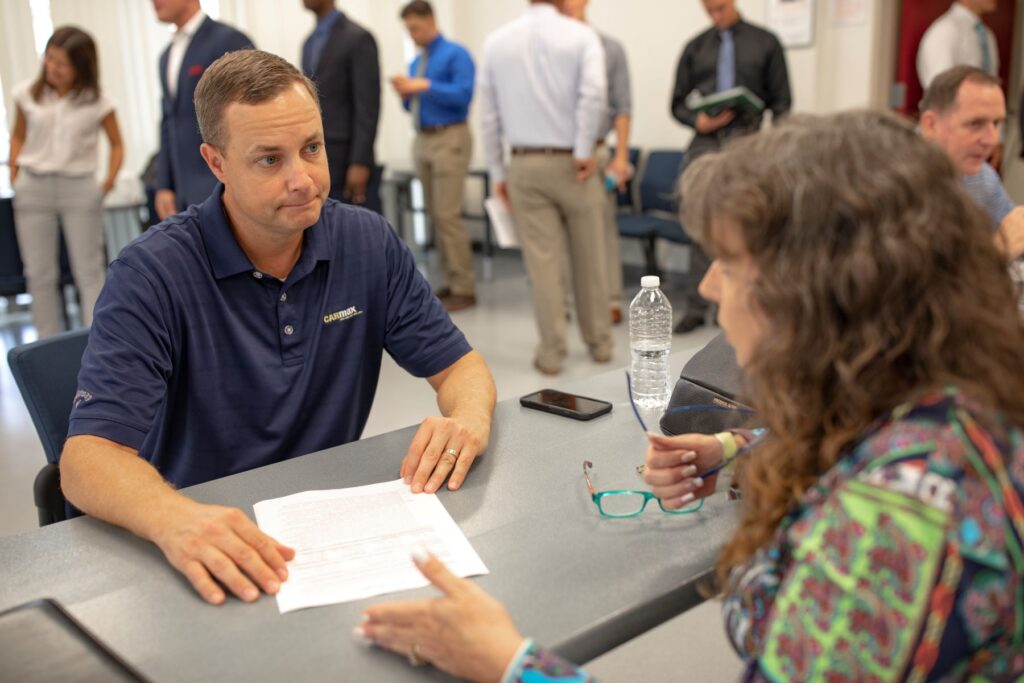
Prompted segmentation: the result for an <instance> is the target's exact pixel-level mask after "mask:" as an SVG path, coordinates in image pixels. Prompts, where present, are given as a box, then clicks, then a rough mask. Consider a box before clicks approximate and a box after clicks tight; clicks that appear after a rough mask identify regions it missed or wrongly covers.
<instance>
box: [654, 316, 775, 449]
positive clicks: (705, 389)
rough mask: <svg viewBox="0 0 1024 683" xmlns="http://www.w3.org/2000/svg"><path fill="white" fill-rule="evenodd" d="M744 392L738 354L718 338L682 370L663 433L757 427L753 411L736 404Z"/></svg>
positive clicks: (674, 434)
mask: <svg viewBox="0 0 1024 683" xmlns="http://www.w3.org/2000/svg"><path fill="white" fill-rule="evenodd" d="M742 390H743V371H742V370H741V369H740V366H739V364H738V363H737V362H736V352H735V351H734V350H733V348H732V347H731V346H729V342H727V341H726V340H725V335H724V334H719V335H718V336H717V337H715V338H714V339H712V340H711V341H709V342H708V343H707V345H706V346H705V347H704V348H703V349H701V350H700V351H698V352H697V353H696V354H694V356H693V358H691V359H690V360H689V361H688V362H687V363H686V365H685V366H684V367H683V372H682V373H681V374H680V376H679V381H677V382H676V387H675V389H674V390H673V391H672V398H671V399H669V402H668V408H666V410H665V414H664V415H662V416H661V422H660V425H659V426H660V427H661V431H662V433H664V434H667V435H669V436H677V435H679V434H715V433H717V432H724V431H726V430H729V429H740V428H744V429H751V428H753V427H756V426H757V425H756V424H755V422H756V419H755V415H754V411H753V410H751V408H750V407H749V406H746V405H744V404H743V403H740V402H739V401H738V400H737V399H738V397H739V396H740V395H741V393H742Z"/></svg>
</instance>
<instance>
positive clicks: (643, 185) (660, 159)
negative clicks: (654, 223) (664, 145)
mask: <svg viewBox="0 0 1024 683" xmlns="http://www.w3.org/2000/svg"><path fill="white" fill-rule="evenodd" d="M683 158H684V155H683V152H680V151H678V150H666V149H656V150H654V151H652V152H650V153H649V154H648V155H647V161H646V162H645V163H644V171H643V175H642V176H641V177H640V209H641V211H644V212H647V211H660V212H663V213H666V214H670V215H672V216H673V217H674V216H675V214H676V212H677V211H678V208H679V207H678V202H677V201H676V181H677V180H678V179H679V169H680V168H682V164H683Z"/></svg>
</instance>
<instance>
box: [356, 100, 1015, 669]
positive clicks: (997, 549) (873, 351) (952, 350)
mask: <svg viewBox="0 0 1024 683" xmlns="http://www.w3.org/2000/svg"><path fill="white" fill-rule="evenodd" d="M683 197H684V201H685V204H686V223H687V225H688V226H689V228H690V230H691V231H692V233H693V235H694V236H695V238H696V239H697V240H698V241H699V242H700V243H701V244H702V245H704V246H705V247H706V248H707V249H708V250H709V251H710V252H711V253H712V254H714V256H715V261H714V263H713V264H712V267H711V269H710V270H709V272H708V274H707V276H706V278H705V279H704V281H703V283H702V285H701V288H702V293H703V294H704V295H705V296H706V297H707V298H709V299H711V300H713V301H715V302H716V303H718V305H719V307H720V312H719V320H720V323H721V325H722V327H723V329H724V330H725V332H726V335H727V337H728V339H729V340H730V342H731V343H732V345H733V346H734V347H735V349H736V352H737V358H738V360H739V362H740V364H741V365H742V366H743V367H744V369H745V373H746V376H747V379H748V387H747V393H748V398H749V400H750V401H752V403H753V405H754V406H755V407H756V408H757V409H758V412H759V414H760V416H761V419H762V420H763V422H764V424H765V426H766V427H768V431H767V432H766V434H765V436H764V437H762V438H761V439H760V440H759V441H758V442H757V443H756V444H754V446H753V447H752V448H750V449H749V451H748V454H747V455H743V456H740V458H739V461H740V462H739V469H738V472H737V479H738V481H739V485H740V487H741V490H742V493H743V506H744V513H743V518H742V521H741V523H740V526H739V528H738V529H737V531H736V533H735V535H734V536H733V538H732V540H731V541H730V542H729V543H728V544H727V545H726V547H725V550H724V552H723V554H722V557H721V559H720V561H719V566H718V569H719V578H720V581H721V585H722V586H723V587H724V590H723V594H724V600H725V601H724V613H725V620H726V629H727V631H728V633H729V636H730V638H731V639H732V642H733V644H734V646H735V647H736V649H737V651H738V652H739V654H740V655H741V656H742V657H743V658H744V660H745V661H746V663H747V667H748V668H747V675H746V677H745V679H746V680H825V679H828V680H835V681H846V680H849V681H860V680H879V681H883V680H885V681H889V680H922V681H923V680H935V679H940V678H941V679H943V680H947V679H956V680H960V679H966V678H973V677H980V678H984V679H986V680H989V679H994V680H1016V679H1017V678H1018V677H1019V676H1021V675H1024V550H1022V541H1024V504H1022V502H1021V499H1022V497H1024V430H1022V426H1024V321H1022V319H1021V317H1020V315H1019V314H1018V312H1017V309H1016V296H1015V292H1014V286H1013V284H1012V282H1011V281H1010V279H1009V277H1008V275H1007V273H1006V268H1005V260H1004V258H1003V257H1002V256H1001V254H1000V252H999V251H998V250H997V249H996V247H995V246H994V245H993V243H992V240H991V236H990V232H991V231H990V230H989V228H988V224H987V219H986V217H985V216H984V215H983V214H982V213H981V212H980V210H979V209H977V208H976V207H975V206H974V204H973V203H972V202H971V201H970V200H969V199H968V198H967V196H966V195H965V194H964V192H963V190H962V189H961V187H960V185H959V183H958V179H957V177H956V174H955V172H954V170H953V167H952V165H951V163H950V162H949V160H948V159H947V158H946V157H945V155H943V153H942V152H941V151H939V150H937V149H935V148H933V147H932V146H931V145H929V144H927V143H926V142H924V141H922V140H921V139H920V138H919V137H918V136H917V134H916V133H915V132H914V131H913V129H912V128H911V127H910V126H909V125H907V124H906V123H904V122H902V121H900V120H898V119H896V118H894V117H891V116H889V115H886V114H879V113H870V112H855V113H847V114H839V115H835V116H829V117H822V118H801V117H795V118H794V119H792V120H791V121H789V122H788V123H787V124H786V125H783V126H780V127H778V128H775V129H773V130H771V131H769V132H766V133H762V134H759V135H757V136H755V137H752V138H746V139H744V140H743V141H742V143H739V144H736V145H733V146H732V147H730V148H727V149H726V151H724V152H723V153H720V154H716V155H711V156H708V157H705V158H703V159H701V160H699V161H698V162H695V163H694V164H693V166H691V167H690V169H689V170H688V171H687V173H686V176H685V177H684V180H683ZM651 441H652V444H651V448H650V450H649V451H648V454H647V465H648V470H647V473H646V475H645V476H646V478H647V481H648V483H650V484H651V485H652V486H653V491H654V493H655V494H656V495H657V496H658V497H659V498H661V499H662V501H663V503H664V504H665V506H666V507H679V506H682V505H685V504H687V503H688V502H689V501H690V500H692V498H693V497H694V496H703V495H708V494H710V492H711V491H712V490H713V488H714V484H715V482H714V477H708V480H707V481H704V480H703V479H702V478H701V477H700V472H703V471H708V470H709V469H710V468H712V467H715V466H717V465H719V464H721V461H722V459H723V457H729V456H733V453H731V452H723V450H724V449H725V447H726V446H730V444H729V442H728V440H724V441H725V442H726V443H724V444H723V441H722V440H718V439H715V438H713V437H706V436H705V437H694V436H692V435H691V436H681V437H652V439H651ZM727 450H728V451H734V450H735V448H733V447H730V448H728V449H727ZM417 563H418V564H419V566H420V567H421V569H422V570H423V571H424V574H426V575H427V576H428V577H429V578H430V579H431V580H432V581H433V582H434V583H435V584H436V585H438V586H439V587H441V588H442V590H444V592H445V593H446V597H445V598H443V599H441V600H439V601H434V602H431V603H428V605H427V606H426V607H424V606H422V605H420V606H417V605H415V604H414V605H411V606H410V605H409V603H405V604H404V605H381V606H377V607H374V608H371V609H369V610H367V617H368V620H367V622H366V623H365V624H364V625H363V626H362V627H361V633H362V634H364V636H365V637H367V638H369V639H371V640H373V641H374V642H375V643H377V644H379V645H381V646H383V647H386V648H388V649H392V650H397V651H400V652H403V653H408V652H412V654H413V655H415V656H416V657H417V658H422V659H425V660H428V661H432V662H434V663H435V664H436V665H438V666H439V667H441V668H443V669H445V670H447V671H450V672H452V673H455V674H456V675H460V676H466V677H469V678H472V679H474V680H501V679H502V677H503V676H504V680H510V681H516V680H530V681H544V680H566V679H568V680H585V679H586V675H585V674H584V673H582V672H580V671H578V670H575V669H573V668H572V667H571V666H570V665H568V664H567V663H565V662H562V661H560V660H558V659H557V658H556V657H553V656H551V655H549V654H547V653H545V652H544V650H543V649H541V648H539V647H538V646H537V645H536V644H534V643H533V642H532V641H530V640H528V639H527V640H524V639H523V638H522V637H521V636H520V635H519V633H518V632H517V631H516V630H515V627H514V626H513V625H512V624H511V622H510V621H509V619H508V616H507V614H506V613H505V612H504V610H503V608H501V606H500V605H499V604H498V603H497V602H496V601H494V600H493V599H491V598H489V597H488V596H486V595H485V594H483V593H482V592H481V591H480V590H479V589H478V588H476V586H474V585H473V584H472V583H469V582H467V581H464V580H462V579H456V578H454V577H452V576H451V575H449V574H448V573H447V572H446V570H445V569H444V567H443V566H441V565H440V563H439V562H438V561H437V560H436V559H432V558H426V559H421V560H418V562H417ZM474 628H476V629H477V630H475V631H474V630H470V629H474Z"/></svg>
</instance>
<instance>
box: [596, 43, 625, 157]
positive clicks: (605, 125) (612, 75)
mask: <svg viewBox="0 0 1024 683" xmlns="http://www.w3.org/2000/svg"><path fill="white" fill-rule="evenodd" d="M597 35H598V37H599V38H600V39H601V45H602V47H604V59H605V68H606V69H607V73H608V109H607V115H606V116H605V118H604V121H603V122H602V124H601V128H599V129H598V133H597V139H598V140H604V139H605V138H606V137H608V133H610V132H612V129H613V128H614V127H615V119H617V118H618V117H620V116H630V115H631V113H632V109H633V99H632V96H631V95H630V88H629V64H628V63H627V62H626V51H625V50H624V49H623V47H622V43H620V42H619V41H617V40H615V39H614V38H612V37H610V36H607V35H605V34H604V33H601V32H600V31H598V32H597Z"/></svg>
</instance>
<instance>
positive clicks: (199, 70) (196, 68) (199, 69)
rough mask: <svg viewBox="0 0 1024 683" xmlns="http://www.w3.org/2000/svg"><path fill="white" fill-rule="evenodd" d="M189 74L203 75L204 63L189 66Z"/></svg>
mask: <svg viewBox="0 0 1024 683" xmlns="http://www.w3.org/2000/svg"><path fill="white" fill-rule="evenodd" d="M188 75H189V76H202V75H203V65H202V64H194V65H192V66H190V67H189V68H188Z"/></svg>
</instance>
